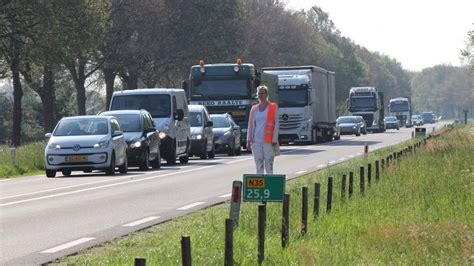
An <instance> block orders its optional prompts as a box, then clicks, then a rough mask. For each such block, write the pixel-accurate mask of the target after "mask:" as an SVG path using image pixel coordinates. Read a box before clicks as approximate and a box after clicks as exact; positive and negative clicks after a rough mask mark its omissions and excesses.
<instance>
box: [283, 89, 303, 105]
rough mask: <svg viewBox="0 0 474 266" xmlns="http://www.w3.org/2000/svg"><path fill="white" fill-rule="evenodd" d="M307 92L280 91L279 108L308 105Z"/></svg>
mask: <svg viewBox="0 0 474 266" xmlns="http://www.w3.org/2000/svg"><path fill="white" fill-rule="evenodd" d="M307 95H308V93H307V91H306V90H278V106H279V107H302V106H306V105H307V104H308V96H307Z"/></svg>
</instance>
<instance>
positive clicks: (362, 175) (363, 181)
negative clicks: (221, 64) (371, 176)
mask: <svg viewBox="0 0 474 266" xmlns="http://www.w3.org/2000/svg"><path fill="white" fill-rule="evenodd" d="M359 173H360V194H364V190H365V177H364V167H363V166H361V167H359Z"/></svg>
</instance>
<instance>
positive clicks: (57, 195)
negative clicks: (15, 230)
mask: <svg viewBox="0 0 474 266" xmlns="http://www.w3.org/2000/svg"><path fill="white" fill-rule="evenodd" d="M211 167H215V166H214V165H209V166H204V167H201V168H196V169H189V170H186V171H179V172H172V173H168V174H164V175H159V176H150V177H146V178H142V179H136V180H130V181H125V182H120V183H114V184H109V185H104V186H99V187H92V188H85V189H80V190H76V191H70V192H64V193H59V194H54V195H49V196H44V197H37V198H31V199H25V200H19V201H12V202H8V203H2V204H0V207H4V206H11V205H16V204H20V203H25V202H31V201H37V200H43V199H50V198H56V197H60V196H65V195H72V194H77V193H81V192H86V191H93V190H98V189H102V188H108V187H115V186H120V185H124V184H131V183H137V182H142V181H147V180H151V179H156V178H160V177H164V176H171V175H179V174H183V173H187V172H191V171H199V170H201V169H206V168H211Z"/></svg>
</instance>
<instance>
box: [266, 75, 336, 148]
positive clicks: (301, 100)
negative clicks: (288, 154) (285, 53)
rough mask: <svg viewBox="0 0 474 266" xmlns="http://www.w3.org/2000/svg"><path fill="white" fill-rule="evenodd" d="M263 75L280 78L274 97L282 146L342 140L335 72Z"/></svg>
mask: <svg viewBox="0 0 474 266" xmlns="http://www.w3.org/2000/svg"><path fill="white" fill-rule="evenodd" d="M262 72H263V73H264V74H270V75H276V76H277V77H278V88H277V90H276V92H270V97H271V100H273V101H276V102H277V103H278V107H279V112H278V115H279V119H280V132H279V139H280V143H283V144H285V143H295V144H298V143H307V144H313V143H321V142H327V141H332V140H333V138H335V139H339V136H338V135H336V132H337V131H336V88H335V77H334V72H330V71H327V70H325V69H322V68H320V67H317V66H288V67H264V68H262ZM272 98H273V99H272Z"/></svg>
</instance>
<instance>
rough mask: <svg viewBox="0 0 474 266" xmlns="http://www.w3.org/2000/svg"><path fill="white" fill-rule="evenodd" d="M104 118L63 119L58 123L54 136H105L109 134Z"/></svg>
mask: <svg viewBox="0 0 474 266" xmlns="http://www.w3.org/2000/svg"><path fill="white" fill-rule="evenodd" d="M107 123H108V122H107V119H105V118H78V119H65V120H61V121H60V122H59V125H58V126H57V127H56V130H55V131H54V134H53V135H54V136H85V135H106V134H108V133H109V127H108V126H107Z"/></svg>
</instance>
